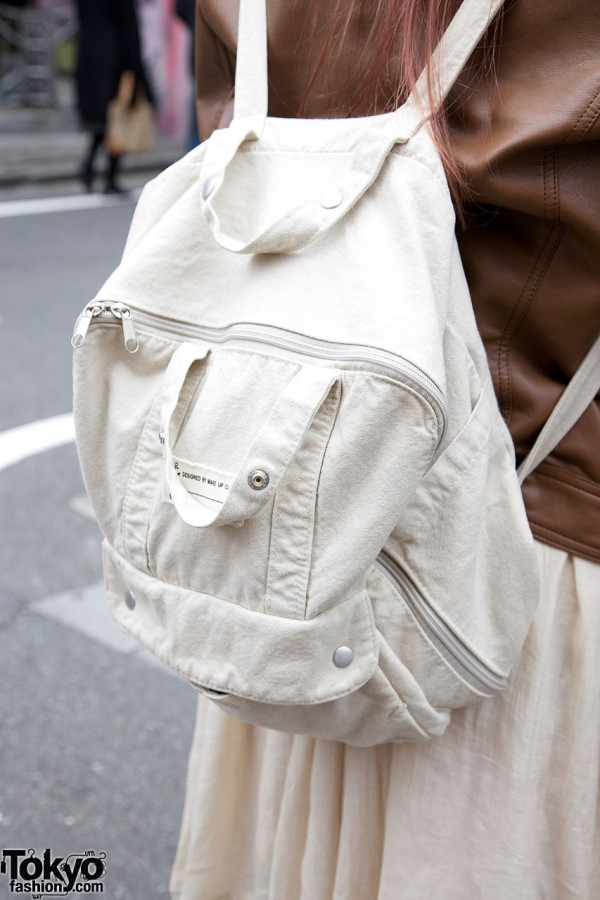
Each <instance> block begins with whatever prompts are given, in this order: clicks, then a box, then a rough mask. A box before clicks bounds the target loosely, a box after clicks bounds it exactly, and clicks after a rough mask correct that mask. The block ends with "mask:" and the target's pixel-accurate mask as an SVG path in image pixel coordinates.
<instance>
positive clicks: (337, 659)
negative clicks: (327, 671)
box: [333, 647, 354, 669]
mask: <svg viewBox="0 0 600 900" xmlns="http://www.w3.org/2000/svg"><path fill="white" fill-rule="evenodd" d="M353 659H354V653H353V652H352V650H351V649H350V647H338V648H337V650H336V651H335V653H334V654H333V662H334V664H335V665H336V666H337V667H338V669H345V668H346V666H349V665H350V663H351V662H352V660H353Z"/></svg>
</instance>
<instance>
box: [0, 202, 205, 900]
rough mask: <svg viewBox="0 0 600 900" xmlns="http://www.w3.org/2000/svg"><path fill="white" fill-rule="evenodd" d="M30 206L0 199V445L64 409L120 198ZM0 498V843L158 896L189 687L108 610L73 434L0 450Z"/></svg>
mask: <svg viewBox="0 0 600 900" xmlns="http://www.w3.org/2000/svg"><path fill="white" fill-rule="evenodd" d="M3 211H4V215H3ZM28 212H30V213H31V214H27V215H24V214H22V213H21V212H19V211H18V209H16V210H15V208H14V207H11V208H10V209H9V208H8V207H6V204H3V202H2V199H1V198H0V316H1V318H0V449H1V447H2V440H3V436H4V437H6V435H7V433H8V432H9V431H10V430H11V429H14V428H16V427H17V426H22V425H26V424H28V423H32V422H36V421H38V420H46V419H48V418H49V417H54V416H58V415H62V414H65V413H69V412H70V410H71V347H70V337H71V332H72V328H73V323H74V321H75V318H76V316H77V314H78V313H79V311H80V310H81V308H82V307H83V306H84V304H85V303H86V301H87V300H88V299H89V298H90V297H91V296H92V295H93V294H94V293H95V291H96V289H97V288H98V287H99V285H100V284H101V283H102V281H103V279H104V278H105V277H106V276H107V275H108V274H109V273H110V271H111V269H112V268H113V267H114V266H115V265H116V264H117V262H118V260H119V256H120V253H121V249H122V247H123V243H124V240H125V236H126V233H127V228H128V224H129V221H130V218H131V215H132V212H133V202H132V201H128V200H117V201H113V203H112V204H111V205H106V206H100V207H98V208H91V209H79V210H76V209H71V210H66V211H56V212H47V211H46V212H44V211H42V212H32V210H31V209H30V210H28ZM0 510H1V514H0V660H1V663H0V685H1V690H0V854H1V852H2V850H3V849H6V848H22V849H24V850H26V851H29V849H32V850H35V851H36V853H37V855H39V856H41V855H42V853H43V851H44V850H45V849H47V848H50V849H51V850H52V852H53V854H54V855H58V856H64V857H67V856H69V855H70V854H81V853H85V852H86V851H89V850H91V851H93V852H94V853H101V852H105V853H106V876H105V879H104V893H103V896H104V897H106V898H109V900H155V898H161V897H166V896H168V892H167V883H168V877H169V871H170V867H171V863H172V859H173V854H174V851H175V846H176V841H177V834H178V828H179V823H180V818H181V812H182V805H183V795H184V782H185V771H186V760H187V753H188V750H189V745H190V740H191V733H192V729H193V724H194V712H195V695H194V692H193V691H192V690H191V688H189V687H188V686H187V685H186V684H184V683H183V682H181V681H179V680H178V679H176V678H175V677H174V676H172V675H170V674H168V673H167V672H165V671H164V670H163V669H161V668H159V666H158V665H156V664H154V663H152V662H151V661H150V659H149V657H148V656H146V655H145V654H144V652H141V651H139V650H138V649H137V645H134V644H133V642H131V641H130V640H129V639H128V638H125V636H123V635H122V634H121V633H120V632H119V631H118V630H117V629H116V627H114V626H113V624H112V622H111V620H110V619H109V617H108V615H107V612H106V607H105V604H104V597H103V592H102V585H101V567H100V549H99V547H100V534H99V531H98V528H97V526H96V523H95V522H94V520H93V517H92V516H91V514H90V510H89V506H88V504H87V502H86V498H85V494H84V488H83V484H82V481H81V477H80V474H79V469H78V464H77V458H76V453H75V448H74V445H73V443H72V442H70V441H69V442H67V443H64V444H62V445H61V446H58V447H55V448H53V449H47V450H45V451H42V452H38V453H36V454H34V455H29V456H27V458H23V459H21V460H20V461H17V462H14V463H13V464H10V465H8V464H5V465H4V467H3V468H2V464H1V454H0ZM0 858H1V857H0ZM12 896H13V894H12V893H11V892H10V889H9V883H8V878H7V876H6V875H3V874H1V873H0V898H2V900H4V898H5V897H6V898H8V897H12Z"/></svg>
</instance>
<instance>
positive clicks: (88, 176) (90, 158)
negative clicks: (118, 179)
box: [79, 134, 104, 194]
mask: <svg viewBox="0 0 600 900" xmlns="http://www.w3.org/2000/svg"><path fill="white" fill-rule="evenodd" d="M103 139H104V135H103V134H92V136H91V139H90V146H89V148H88V152H87V156H86V157H85V159H84V160H83V162H82V163H81V166H80V168H79V180H80V181H81V183H82V184H83V186H84V188H85V189H86V191H87V192H88V194H89V193H90V192H91V191H92V190H93V187H94V176H95V172H94V159H95V158H96V153H97V152H98V148H99V147H100V144H101V143H102V141H103Z"/></svg>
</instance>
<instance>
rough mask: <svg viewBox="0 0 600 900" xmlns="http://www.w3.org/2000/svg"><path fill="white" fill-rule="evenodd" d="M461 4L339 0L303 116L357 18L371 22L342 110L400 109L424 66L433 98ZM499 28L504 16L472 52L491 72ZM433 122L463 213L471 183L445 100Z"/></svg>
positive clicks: (341, 52)
mask: <svg viewBox="0 0 600 900" xmlns="http://www.w3.org/2000/svg"><path fill="white" fill-rule="evenodd" d="M460 3H461V0H336V4H335V7H334V10H333V14H332V15H331V18H330V20H329V22H328V24H327V27H326V28H325V30H324V37H323V42H322V46H321V51H320V54H319V56H318V58H317V62H316V65H315V67H314V69H313V71H312V74H311V77H310V79H309V82H308V84H307V87H306V91H305V95H304V98H303V101H302V105H301V108H300V111H299V115H302V114H303V111H304V109H305V108H306V106H307V104H309V103H310V97H311V93H312V91H313V89H314V87H315V84H316V83H317V81H318V78H319V75H320V73H321V71H322V69H323V67H324V64H325V62H326V60H330V59H331V58H332V56H333V57H334V58H335V57H338V56H342V55H344V52H345V50H346V49H347V47H348V39H349V36H350V31H351V26H352V23H353V22H356V21H357V18H360V19H361V21H367V22H369V23H370V26H369V31H368V35H367V37H366V39H365V41H364V43H363V47H362V48H354V50H355V51H356V53H355V71H354V72H352V73H350V80H351V81H352V83H355V84H356V88H355V91H354V95H353V97H352V99H351V101H350V103H349V106H348V108H347V109H345V110H343V114H344V115H346V116H361V115H371V114H374V113H378V112H388V111H391V110H393V109H396V108H397V107H398V106H400V105H401V103H403V102H404V101H405V100H406V98H407V97H408V95H409V94H410V93H411V92H412V91H413V90H414V88H415V85H416V83H417V80H418V78H419V76H420V74H421V72H423V71H424V70H425V69H426V67H427V73H428V90H429V96H430V98H431V99H433V93H434V87H435V86H434V84H433V81H432V73H431V71H430V69H429V62H430V60H431V56H432V54H433V51H434V50H435V48H436V46H437V44H438V43H439V41H440V38H441V37H442V35H443V33H444V31H445V30H446V28H447V27H448V25H449V23H450V21H451V19H452V16H453V15H454V14H455V12H456V11H457V9H458V7H459V6H460ZM316 22H317V14H315V18H314V20H313V25H314V27H315V28H316ZM499 27H500V17H497V18H496V20H495V22H494V25H493V26H492V28H490V29H489V30H488V33H487V34H486V36H485V38H484V40H483V42H482V44H481V45H480V47H479V48H478V50H477V51H476V54H475V56H474V57H473V63H474V64H476V65H483V66H485V67H486V69H487V70H488V71H491V72H493V68H494V47H495V46H496V44H497V36H498V28H499ZM345 58H346V59H347V58H348V57H347V56H346V57H345ZM430 125H431V131H432V134H433V138H434V140H435V143H436V145H437V148H438V152H439V153H440V156H441V158H442V162H443V164H444V168H445V170H446V175H447V177H448V181H449V184H450V189H451V191H452V195H453V198H454V200H455V204H456V206H457V211H458V214H459V218H462V203H463V201H464V199H465V194H466V189H467V185H466V182H465V177H464V173H463V172H462V170H461V168H460V166H459V164H458V162H457V159H456V156H455V154H454V153H453V150H452V142H451V135H450V129H449V125H448V108H447V105H444V106H443V107H442V109H441V110H439V112H438V114H437V115H436V116H434V117H433V118H432V119H431V123H430Z"/></svg>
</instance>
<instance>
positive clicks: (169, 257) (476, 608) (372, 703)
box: [74, 0, 538, 745]
mask: <svg viewBox="0 0 600 900" xmlns="http://www.w3.org/2000/svg"><path fill="white" fill-rule="evenodd" d="M498 6H499V0H494V3H493V4H490V3H489V2H488V0H467V2H466V3H465V4H463V6H462V7H461V10H460V12H459V14H458V17H457V18H456V19H455V21H454V22H453V24H452V25H451V27H450V29H449V31H448V33H447V36H446V39H445V40H444V41H443V42H442V46H441V49H440V51H439V52H438V54H437V55H436V71H437V72H438V76H439V78H438V90H439V97H440V99H441V97H443V96H444V94H445V92H446V91H447V90H448V88H449V87H450V84H451V83H452V80H453V78H454V77H455V75H456V74H457V73H458V72H459V71H460V69H461V68H462V64H463V63H464V60H465V59H466V57H467V56H468V55H469V53H470V50H471V48H472V47H473V46H474V45H475V44H476V43H477V40H478V37H479V35H480V34H481V32H482V31H483V30H484V29H485V26H486V24H487V23H488V21H489V19H490V16H491V14H492V13H493V11H494V9H496V8H497V7H498ZM241 27H242V33H241V34H240V68H239V70H238V76H239V77H240V78H241V77H242V76H241V75H240V72H241V73H245V75H244V77H245V78H246V79H247V83H246V82H244V90H243V91H241V92H240V94H239V95H238V103H237V105H236V117H235V119H234V121H233V123H232V125H231V127H230V128H228V129H224V130H223V131H219V132H216V133H215V134H214V135H213V136H212V137H211V138H210V139H209V140H208V141H207V142H206V143H205V144H203V145H202V146H200V147H199V148H197V149H196V150H194V151H192V152H191V153H190V154H188V155H187V156H186V157H184V159H182V160H181V161H180V162H178V163H176V164H175V165H174V166H172V167H171V168H170V169H168V170H167V171H166V172H164V173H163V174H161V175H160V176H159V177H158V178H156V179H155V180H154V181H153V182H151V183H150V184H149V185H148V186H147V187H146V188H145V190H144V193H143V196H142V198H141V200H140V203H139V205H138V207H137V209H136V213H135V217H134V221H133V224H132V227H131V231H130V235H129V238H128V242H127V246H126V250H125V254H124V258H123V261H122V264H121V265H120V266H119V268H118V269H117V270H116V272H115V273H114V274H113V275H112V276H111V277H110V278H109V279H108V281H107V282H106V284H105V285H104V286H103V287H102V289H101V290H100V291H99V293H98V295H97V297H96V298H95V300H94V301H93V302H92V303H91V304H90V305H89V306H88V307H87V309H86V311H85V312H84V314H83V315H82V316H81V318H80V320H79V321H78V323H77V327H76V334H75V337H74V344H75V346H76V348H77V349H76V353H75V416H76V426H77V435H78V446H79V451H80V457H81V463H82V469H83V473H84V477H85V481H86V485H87V488H88V491H89V493H90V497H91V499H92V502H93V504H94V508H95V510H96V513H97V516H98V520H99V522H100V525H101V527H102V530H103V532H104V535H105V538H106V541H105V545H104V562H105V573H106V582H107V590H108V597H109V602H110V605H111V609H112V612H113V614H114V616H115V618H116V619H117V621H118V622H119V623H120V625H121V626H122V627H123V629H124V630H126V631H127V632H128V633H130V634H132V635H134V636H135V637H136V638H138V639H139V640H140V641H141V642H142V643H144V644H145V645H146V646H148V647H149V648H150V649H151V650H152V651H153V652H154V653H155V654H156V655H157V656H158V657H159V658H160V659H162V660H163V661H164V662H165V663H166V664H167V665H169V666H171V667H172V668H174V669H175V670H176V671H177V672H179V673H180V674H181V675H183V676H184V677H185V678H187V679H188V680H189V681H190V682H191V683H192V684H193V685H195V686H196V687H197V688H198V689H199V690H201V691H203V692H204V693H206V695H207V696H210V697H211V699H212V700H214V701H215V702H216V703H219V705H220V706H222V708H223V709H225V710H226V711H228V712H229V713H231V714H232V715H234V716H237V717H239V718H242V719H246V720H248V721H252V722H254V723H256V724H261V725H265V726H268V727H271V728H276V729H279V730H283V731H291V732H301V733H305V734H310V735H313V736H318V737H324V738H331V739H337V740H342V741H347V742H349V743H353V744H356V745H370V744H377V743H382V742H386V741H398V740H415V741H422V740H426V739H428V738H430V737H434V736H439V735H440V734H442V733H443V732H444V730H445V729H446V728H447V726H448V722H449V718H450V711H451V710H452V709H454V708H458V707H461V706H463V705H465V704H469V703H472V702H475V701H478V700H480V699H482V698H484V697H488V696H491V695H493V694H495V693H497V692H498V691H501V690H503V689H504V688H505V687H506V684H507V679H508V676H509V673H510V670H511V668H512V666H513V664H514V662H515V659H516V658H517V656H518V653H519V651H520V648H521V645H522V643H523V640H524V638H525V635H526V632H527V629H528V627H529V624H530V621H531V617H532V614H533V610H534V608H535V604H536V602H537V597H538V573H537V570H536V564H535V558H534V554H533V540H532V537H531V534H530V531H529V527H528V524H527V521H526V517H525V513H524V508H523V503H522V499H521V493H520V489H519V484H518V480H517V476H516V473H515V467H514V452H513V447H512V443H511V440H510V436H509V434H508V431H507V429H506V427H505V425H504V423H503V421H502V419H501V416H500V414H499V411H498V408H497V404H496V399H495V396H494V393H493V389H492V385H491V379H490V375H489V370H488V366H487V360H486V356H485V352H484V349H483V346H482V343H481V340H480V337H479V334H478V332H477V328H476V324H475V319H474V316H473V312H472V308H471V302H470V298H469V293H468V289H467V285H466V281H465V277H464V273H463V270H462V265H461V261H460V257H459V254H458V248H457V245H456V240H455V237H454V211H453V207H452V203H451V199H450V196H449V192H448V187H447V183H446V179H445V176H444V171H443V168H442V164H441V161H440V159H439V156H438V154H437V152H436V150H435V147H434V145H433V143H432V140H431V138H430V136H429V133H428V130H427V127H426V121H425V120H426V118H427V112H426V111H425V110H423V109H421V107H420V105H419V103H417V102H416V101H415V100H414V99H412V98H411V99H410V100H409V102H408V103H407V104H406V105H405V106H404V107H402V108H401V109H399V110H398V111H396V112H394V113H391V114H389V115H384V116H378V117H375V118H369V119H362V120H360V119H359V120H326V121H311V120H282V119H270V118H267V116H266V111H267V110H266V88H265V67H266V56H265V44H264V0H244V2H243V4H242V25H241ZM261 35H262V40H261ZM255 47H257V48H258V50H259V51H260V52H257V53H256V54H253V52H252V49H253V48H255ZM445 62H447V64H448V65H447V68H446V67H445ZM250 88H252V89H251V90H250ZM382 548H383V549H382Z"/></svg>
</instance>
